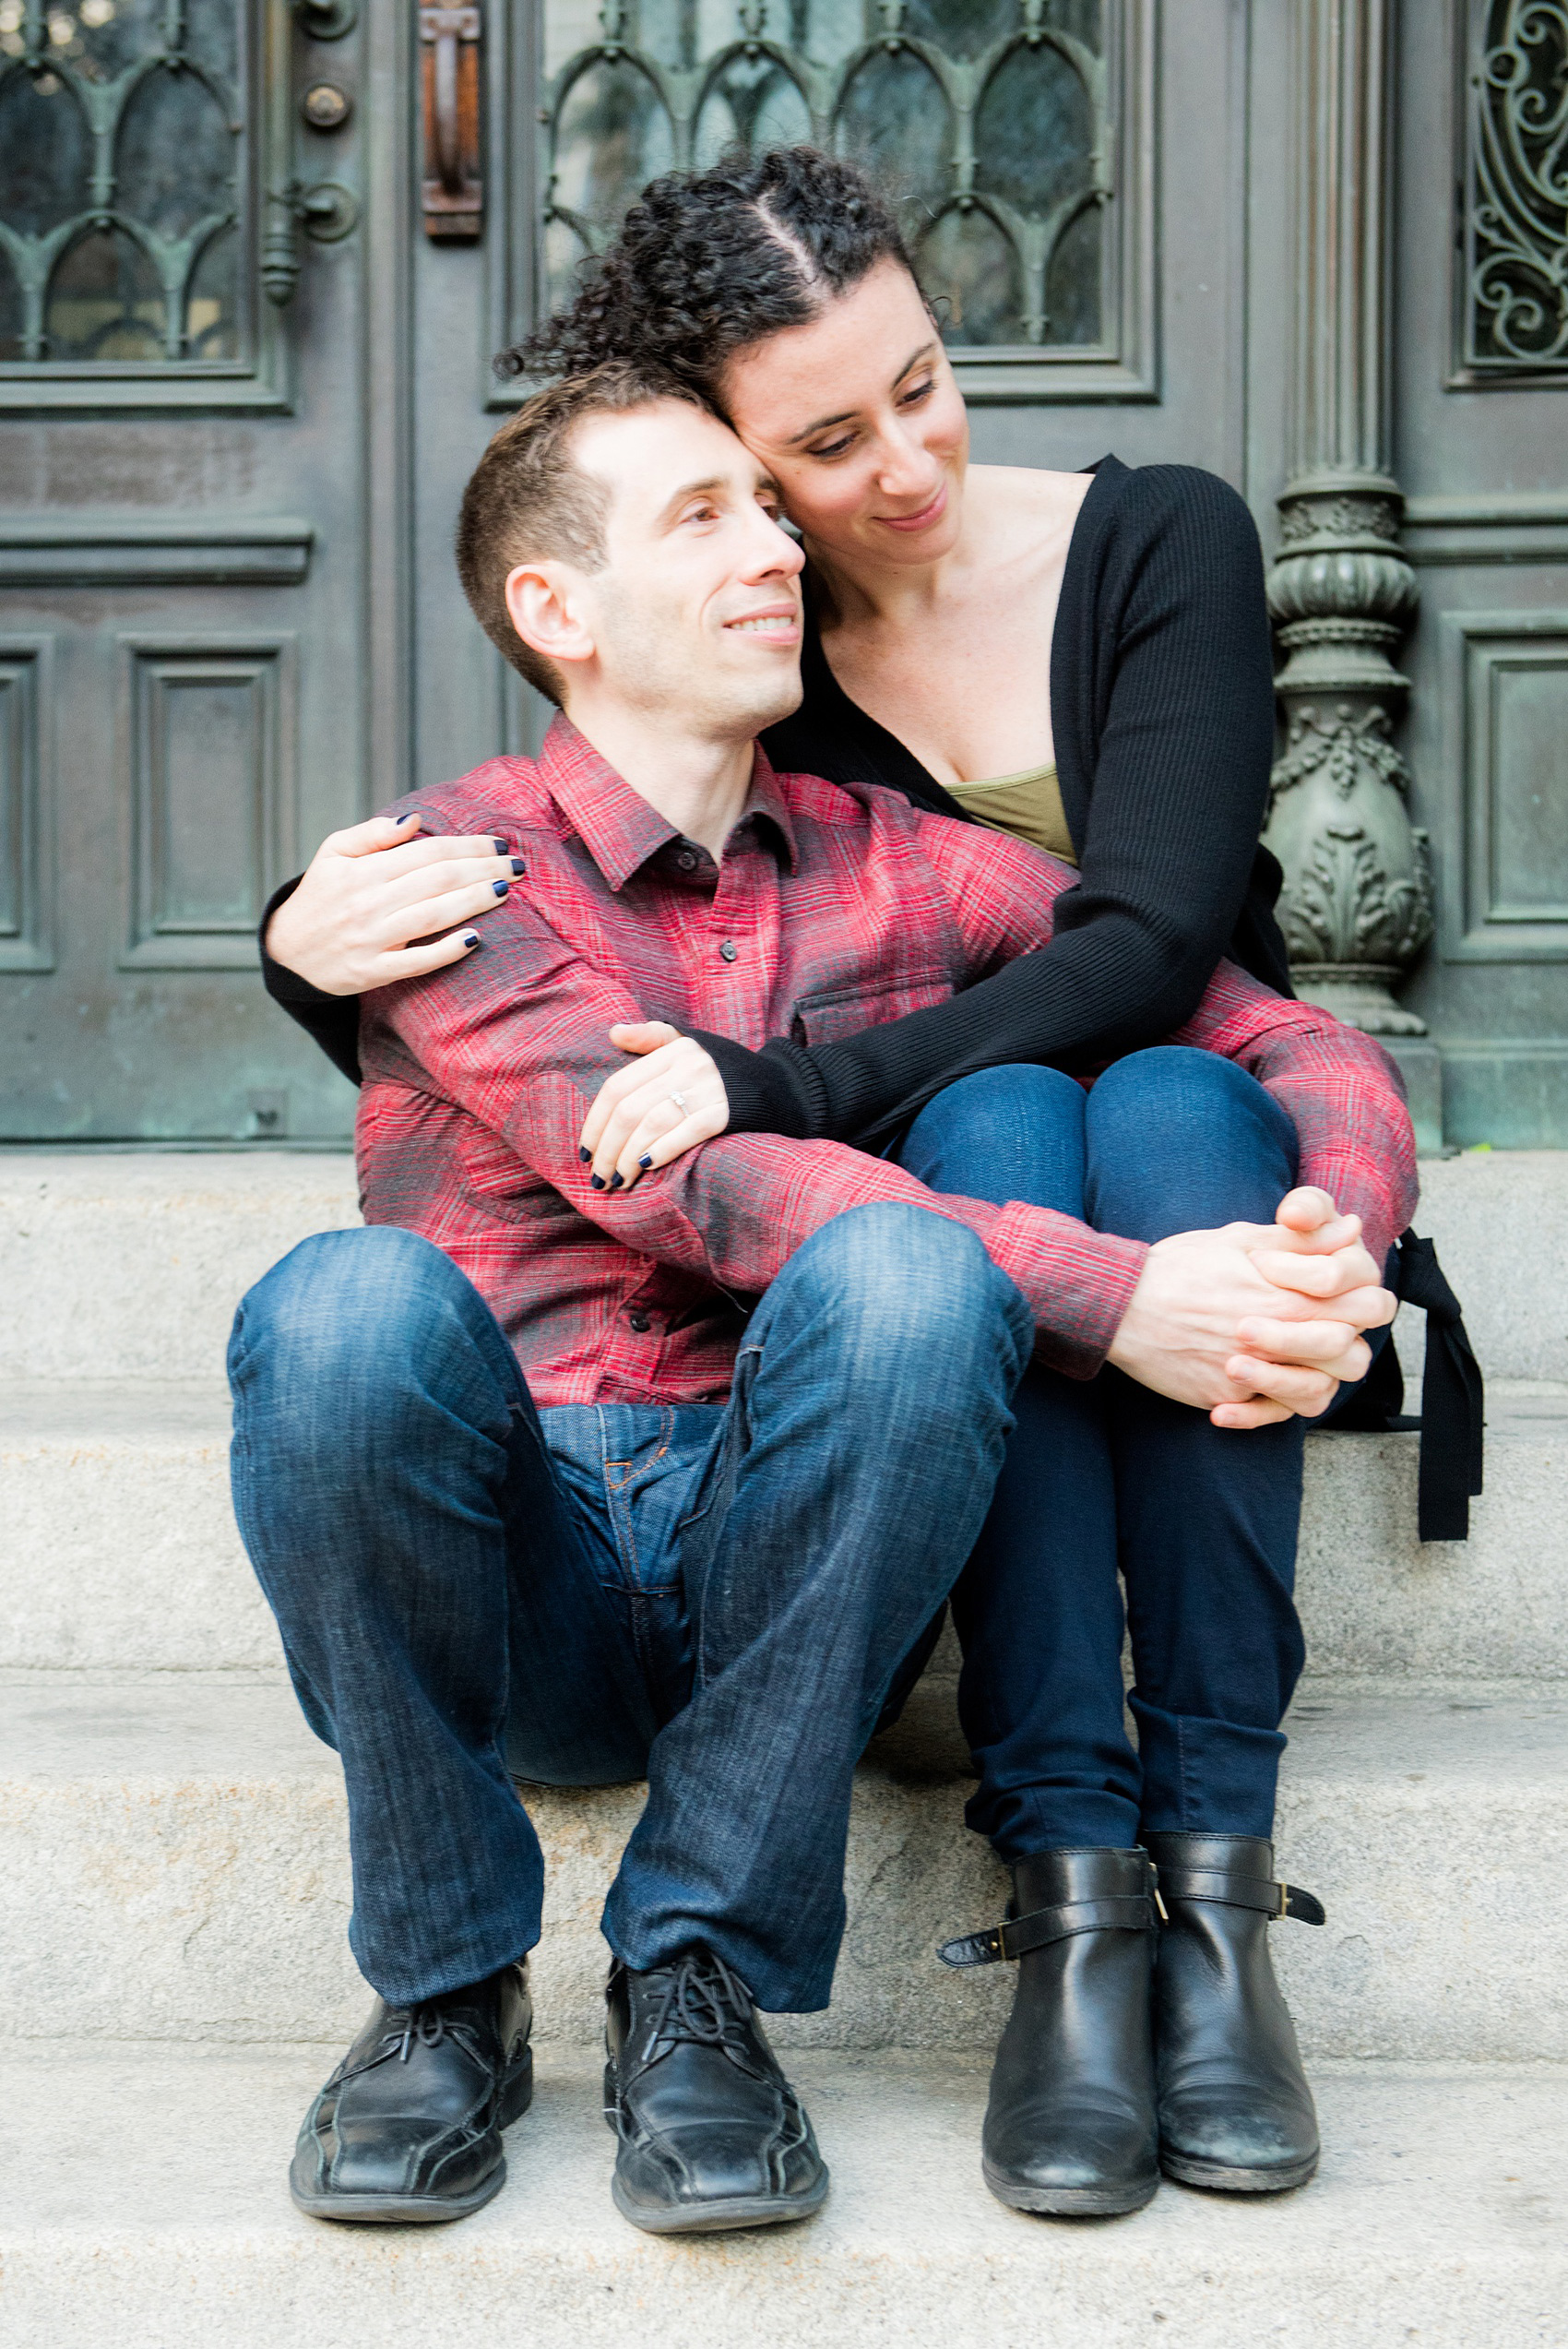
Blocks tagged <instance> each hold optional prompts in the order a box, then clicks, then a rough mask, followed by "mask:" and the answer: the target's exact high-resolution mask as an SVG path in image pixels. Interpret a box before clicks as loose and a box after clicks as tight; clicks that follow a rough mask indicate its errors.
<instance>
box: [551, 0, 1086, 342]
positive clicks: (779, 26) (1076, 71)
mask: <svg viewBox="0 0 1568 2349" xmlns="http://www.w3.org/2000/svg"><path fill="white" fill-rule="evenodd" d="M585 13H586V12H585V11H584V10H583V9H582V7H581V6H580V5H578V6H574V0H547V7H546V18H545V77H546V79H545V89H544V92H543V98H542V102H541V105H540V122H541V125H543V126H544V137H545V147H546V155H545V171H546V193H545V201H544V222H545V275H546V282H547V289H548V296H549V298H550V299H551V300H552V301H559V300H561V299H562V298H563V297H564V295H566V294H567V293H569V292H570V289H571V284H572V280H573V272H574V270H575V268H576V265H577V264H578V263H579V262H580V261H581V259H582V258H583V257H584V256H586V255H589V254H593V253H597V252H600V251H602V250H603V248H604V246H605V245H606V244H608V243H609V242H610V240H611V238H612V236H613V234H614V233H615V229H616V227H617V225H618V223H619V221H620V220H621V218H622V216H623V215H624V211H625V209H626V207H627V205H628V204H629V203H630V202H631V200H632V199H633V197H635V195H636V190H637V188H638V187H639V186H640V185H642V184H643V182H644V181H645V180H647V178H649V177H650V176H652V174H653V173H655V172H658V171H660V170H664V169H669V168H671V167H674V168H684V167H690V166H693V165H695V166H698V167H700V166H701V165H703V164H704V163H707V162H708V161H712V160H714V159H715V158H716V157H717V155H718V154H719V152H720V151H721V150H722V149H724V148H725V147H727V146H730V145H732V144H734V143H736V142H739V143H740V144H741V145H742V146H743V147H745V148H747V149H761V148H765V147H767V146H778V145H782V144H785V143H788V142H789V141H790V140H794V139H803V140H810V141H811V142H812V143H814V144H815V145H818V146H821V147H824V148H829V149H836V150H837V151H838V152H841V153H848V154H851V155H854V156H856V157H857V158H858V159H859V160H861V161H864V162H866V163H867V164H868V165H869V166H870V167H871V169H872V170H873V173H875V175H876V176H877V178H878V179H879V181H880V182H881V183H882V184H883V185H885V187H886V188H887V190H888V192H889V193H890V194H891V195H892V196H893V197H894V198H895V200H896V201H897V203H898V205H899V207H900V209H901V211H902V214H903V218H904V222H905V226H906V230H907V233H909V239H910V243H911V245H912V248H913V250H914V251H915V253H916V256H917V259H918V263H919V266H920V269H921V277H922V280H923V281H924V283H925V286H926V289H927V291H928V292H929V293H931V294H932V296H933V297H940V298H941V299H942V300H943V301H944V303H945V304H946V313H945V315H946V332H947V336H948V340H949V341H950V343H954V344H956V345H958V346H960V347H968V348H983V349H986V350H987V351H988V352H995V351H997V350H998V349H1006V348H1014V349H1017V350H1019V351H1020V352H1028V353H1029V354H1031V355H1038V354H1041V353H1043V352H1045V351H1047V350H1051V349H1055V350H1061V351H1063V352H1084V351H1087V350H1095V351H1102V350H1104V349H1105V348H1106V346H1107V344H1108V342H1110V341H1111V340H1113V339H1114V337H1113V333H1112V332H1111V328H1112V327H1113V323H1114V322H1113V319H1112V316H1111V313H1112V312H1113V310H1114V308H1115V301H1116V291H1115V287H1114V285H1113V284H1112V283H1111V279H1112V278H1113V276H1114V268H1113V266H1112V267H1110V268H1108V266H1107V263H1108V257H1112V256H1111V245H1112V240H1111V237H1110V236H1109V235H1108V233H1107V228H1108V223H1107V221H1106V219H1105V214H1106V211H1107V208H1108V207H1110V206H1111V202H1112V200H1113V198H1114V197H1115V196H1116V194H1117V186H1116V173H1115V154H1114V139H1113V128H1112V89H1111V72H1110V66H1109V56H1108V50H1109V46H1110V40H1111V35H1112V34H1113V32H1114V31H1115V30H1116V28H1115V27H1114V26H1113V25H1112V24H1111V22H1110V21H1108V20H1109V19H1111V18H1112V17H1113V16H1116V15H1117V14H1119V11H1117V10H1116V8H1115V6H1114V0H604V5H603V6H602V7H601V8H600V12H599V20H598V26H597V30H596V31H595V32H594V33H593V34H592V35H591V37H588V38H584V37H583V35H584V34H586V33H588V30H589V28H588V24H587V23H585V21H584V17H585Z"/></svg>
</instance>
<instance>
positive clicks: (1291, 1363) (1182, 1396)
mask: <svg viewBox="0 0 1568 2349" xmlns="http://www.w3.org/2000/svg"><path fill="white" fill-rule="evenodd" d="M1394 1310H1395V1300H1394V1298H1393V1297H1392V1296H1391V1295H1390V1294H1389V1293H1388V1291H1387V1290H1386V1289H1384V1288H1383V1287H1381V1286H1380V1285H1379V1282H1378V1268H1377V1267H1376V1266H1375V1265H1374V1264H1373V1262H1372V1258H1371V1257H1370V1256H1369V1255H1368V1253H1367V1251H1366V1249H1365V1248H1364V1247H1362V1246H1361V1245H1360V1219H1359V1218H1358V1217H1356V1216H1353V1215H1352V1216H1341V1215H1339V1214H1337V1212H1336V1209H1335V1206H1334V1202H1333V1200H1332V1199H1330V1198H1328V1197H1327V1195H1326V1194H1325V1193H1324V1192H1323V1191H1319V1190H1313V1189H1303V1190H1298V1191H1292V1192H1290V1193H1289V1195H1288V1196H1287V1198H1285V1199H1284V1200H1283V1201H1282V1202H1281V1205H1280V1208H1279V1210H1278V1222H1277V1223H1276V1224H1274V1225H1272V1226H1270V1225H1267V1224H1257V1223H1231V1224H1227V1225H1226V1226H1225V1227H1224V1229H1223V1230H1221V1231H1218V1232H1182V1233H1179V1234H1176V1235H1175V1236H1174V1237H1173V1238H1171V1239H1169V1240H1160V1241H1158V1242H1157V1243H1156V1244H1155V1246H1153V1247H1152V1248H1151V1249H1150V1251H1149V1255H1148V1260H1147V1262H1146V1265H1145V1267H1144V1271H1143V1274H1142V1277H1141V1278H1140V1280H1139V1282H1138V1285H1137V1287H1136V1288H1135V1289H1134V1292H1133V1296H1132V1300H1131V1303H1130V1304H1129V1306H1128V1307H1127V1311H1126V1313H1125V1314H1124V1315H1123V1320H1122V1325H1121V1327H1120V1329H1119V1330H1117V1333H1116V1337H1115V1340H1114V1341H1113V1342H1112V1345H1111V1353H1110V1359H1111V1361H1112V1362H1113V1363H1115V1364H1116V1365H1117V1366H1118V1368H1120V1369H1122V1370H1124V1371H1126V1372H1127V1374H1128V1376H1129V1377H1134V1378H1136V1379H1138V1380H1139V1381H1140V1382H1141V1383H1142V1384H1143V1385H1144V1386H1146V1387H1152V1388H1153V1389H1155V1390H1156V1392H1157V1393H1158V1394H1162V1395H1170V1396H1171V1397H1173V1398H1174V1400H1175V1401H1178V1402H1185V1403H1192V1404H1194V1405H1196V1406H1197V1407H1198V1408H1199V1409H1200V1410H1206V1411H1207V1413H1208V1414H1209V1417H1210V1418H1211V1419H1212V1420H1213V1422H1214V1424H1215V1425H1216V1426H1217V1427H1262V1426H1266V1425H1270V1424H1271V1423H1272V1422H1275V1421H1277V1420H1282V1419H1289V1418H1290V1417H1291V1416H1292V1415H1293V1414H1299V1415H1300V1416H1301V1417H1302V1418H1305V1419H1315V1418H1317V1417H1319V1416H1320V1415H1321V1414H1322V1413H1324V1412H1325V1411H1326V1410H1327V1409H1328V1406H1329V1404H1330V1403H1331V1402H1332V1401H1333V1400H1334V1397H1335V1394H1336V1391H1337V1389H1338V1386H1339V1384H1340V1382H1341V1381H1342V1380H1344V1379H1355V1378H1360V1377H1364V1376H1365V1373H1366V1369H1367V1365H1368V1363H1369V1362H1370V1360H1371V1358H1372V1357H1371V1353H1370V1349H1369V1348H1368V1347H1367V1345H1366V1344H1365V1342H1364V1341H1363V1340H1362V1339H1361V1337H1360V1331H1361V1330H1372V1329H1380V1328H1381V1327H1382V1326H1383V1325H1384V1323H1385V1322H1387V1321H1391V1320H1392V1319H1393V1318H1394Z"/></svg>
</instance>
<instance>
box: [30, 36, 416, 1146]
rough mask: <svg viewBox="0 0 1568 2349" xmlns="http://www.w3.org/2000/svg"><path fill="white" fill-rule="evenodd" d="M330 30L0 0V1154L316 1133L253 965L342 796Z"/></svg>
mask: <svg viewBox="0 0 1568 2349" xmlns="http://www.w3.org/2000/svg"><path fill="white" fill-rule="evenodd" d="M353 18H354V11H353V7H352V6H351V5H350V4H349V0H322V5H319V6H309V7H305V6H302V7H300V8H298V9H297V10H296V9H293V8H291V6H289V5H288V0H59V5H56V6H47V7H46V6H44V5H42V0H0V411H4V415H3V421H0V508H3V509H4V510H3V512H0V1005H3V1006H4V1019H0V1054H3V1055H4V1059H3V1063H0V1119H3V1125H0V1132H4V1134H5V1135H6V1136H7V1137H15V1138H26V1139H154V1138H158V1139H189V1138H209V1139H232V1138H234V1137H237V1136H244V1135H256V1136H266V1135H272V1134H278V1133H286V1132H288V1131H289V1130H290V1129H291V1127H293V1128H294V1129H295V1130H303V1131H305V1132H307V1133H308V1132H310V1131H312V1130H318V1131H319V1130H331V1128H332V1127H334V1126H336V1125H338V1124H339V1122H340V1119H339V1109H338V1104H337V1103H336V1101H335V1100H333V1099H332V1089H331V1088H330V1087H329V1086H327V1085H324V1084H322V1083H321V1082H320V1080H319V1079H317V1077H316V1075H315V1071H314V1070H312V1069H311V1068H310V1067H309V1062H308V1056H306V1055H301V1054H299V1053H298V1052H297V1051H295V1050H293V1049H292V1048H291V1040H290V1039H289V1038H288V1037H287V1036H279V1034H278V1032H277V1029H276V1023H275V1021H273V1020H272V1019H270V1018H269V1017H268V1014H267V1007H266V1005H265V1004H263V1003H259V1002H258V1001H257V998H256V980H255V945H254V937H255V922H256V918H257V915H258V913H259V912H260V909H261V906H262V905H263V903H264V902H265V900H266V898H267V894H268V892H269V891H270V890H271V888H273V887H274V886H275V885H276V883H277V881H278V880H279V878H280V877H282V876H284V875H286V874H287V873H288V872H290V871H291V869H293V863H294V860H295V858H296V857H297V855H298V853H299V850H300V845H301V842H302V841H304V840H307V839H309V838H310V837H311V836H312V835H313V834H315V833H316V832H318V831H320V830H321V829H323V828H324V827H325V826H326V825H327V824H330V823H332V822H340V821H342V820H345V819H346V818H348V817H350V816H351V815H352V814H353V813H354V812H355V811H356V809H357V807H358V805H359V804H360V801H361V797H362V791H363V788H364V783H365V781H366V772H365V770H366V766H367V748H368V744H369V739H370V735H369V726H368V720H369V713H370V710H371V707H372V693H373V684H374V662H373V658H372V631H371V629H370V627H369V626H368V618H369V615H368V614H367V596H366V582H367V560H366V555H367V550H366V543H365V541H366V531H365V507H364V497H365V492H364V480H365V468H366V458H367V446H368V444H367V431H366V418H367V409H368V403H367V400H366V398H365V387H366V384H367V380H368V377H367V368H366V360H367V352H366V350H365V334H364V324H363V312H364V306H365V302H366V298H367V292H368V291H369V286H368V280H367V275H366V253H365V238H364V235H363V233H362V219H361V213H362V204H361V198H360V197H358V196H357V195H356V194H355V193H354V189H355V186H356V185H362V163H363V156H362V147H361V142H360V137H359V131H358V127H357V125H355V124H354V122H353V120H352V105H351V101H350V106H349V109H348V112H349V116H350V119H349V121H348V123H347V125H344V126H342V127H339V126H337V123H338V117H337V116H335V114H334V105H335V102H336V101H333V100H332V99H331V98H330V97H329V96H328V95H327V90H326V88H325V87H320V86H325V85H330V86H331V87H332V88H334V89H343V90H345V91H348V90H351V89H354V87H355V86H356V84H357V83H358V80H359V78H360V75H361V73H362V38H361V36H360V35H359V34H358V33H357V32H356V31H355V30H353ZM336 36H346V37H342V38H337V37H336ZM313 91H314V93H315V94H314V95H311V94H310V93H312V92H313ZM317 122H321V123H323V124H324V125H326V127H324V128H321V129H316V128H315V127H313V125H315V123H317Z"/></svg>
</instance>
